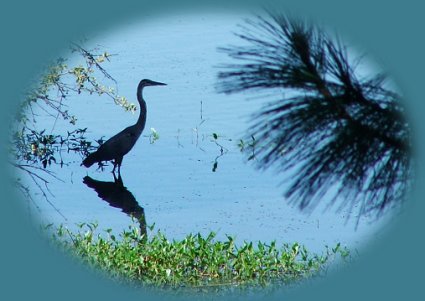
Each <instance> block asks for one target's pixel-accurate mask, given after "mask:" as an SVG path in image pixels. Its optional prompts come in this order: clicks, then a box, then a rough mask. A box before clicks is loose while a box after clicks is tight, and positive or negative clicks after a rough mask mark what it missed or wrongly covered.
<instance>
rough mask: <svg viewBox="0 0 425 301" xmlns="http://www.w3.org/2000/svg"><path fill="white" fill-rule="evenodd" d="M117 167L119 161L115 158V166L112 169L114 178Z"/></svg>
mask: <svg viewBox="0 0 425 301" xmlns="http://www.w3.org/2000/svg"><path fill="white" fill-rule="evenodd" d="M116 167H117V161H116V160H114V168H113V169H112V173H113V174H114V178H115V168H116Z"/></svg>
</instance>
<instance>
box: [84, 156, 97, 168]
mask: <svg viewBox="0 0 425 301" xmlns="http://www.w3.org/2000/svg"><path fill="white" fill-rule="evenodd" d="M97 161H98V160H97V153H96V152H94V153H92V154H90V155H88V156H87V158H85V159H84V160H83V165H84V166H85V167H90V166H92V165H93V164H94V163H95V162H97Z"/></svg>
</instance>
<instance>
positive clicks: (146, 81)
mask: <svg viewBox="0 0 425 301" xmlns="http://www.w3.org/2000/svg"><path fill="white" fill-rule="evenodd" d="M166 85H167V84H164V83H160V82H155V81H153V80H150V79H142V80H141V81H140V83H139V88H143V87H148V86H166Z"/></svg>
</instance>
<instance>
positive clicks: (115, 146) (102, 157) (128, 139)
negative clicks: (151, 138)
mask: <svg viewBox="0 0 425 301" xmlns="http://www.w3.org/2000/svg"><path fill="white" fill-rule="evenodd" d="M165 85H166V84H164V83H160V82H155V81H153V80H150V79H143V80H141V81H140V83H139V85H138V86H137V100H138V102H139V105H140V114H139V118H138V119H137V122H136V123H135V124H134V125H131V126H129V127H127V128H125V129H124V130H122V131H121V132H119V133H118V134H116V135H115V136H113V137H111V138H110V139H109V140H107V141H106V142H105V143H103V144H102V145H101V146H100V147H99V148H98V149H97V150H96V151H95V152H93V153H91V154H89V155H88V156H87V158H85V159H84V160H83V163H82V164H83V165H84V166H85V167H90V166H92V165H93V164H94V163H96V162H102V161H112V160H113V164H114V168H113V169H112V173H113V174H115V168H116V167H117V166H118V174H120V173H121V164H122V161H123V158H124V156H125V155H126V154H127V153H128V152H129V151H130V150H131V149H132V148H133V146H134V145H135V144H136V141H137V139H139V137H140V135H141V134H142V132H143V129H144V128H145V124H146V114H147V109H146V102H145V100H144V99H143V95H142V92H143V88H144V87H148V86H165Z"/></svg>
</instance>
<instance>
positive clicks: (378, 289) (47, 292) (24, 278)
mask: <svg viewBox="0 0 425 301" xmlns="http://www.w3.org/2000/svg"><path fill="white" fill-rule="evenodd" d="M242 2H243V1H238V4H239V5H242ZM329 2H335V3H337V1H329ZM329 2H327V3H329ZM377 2H379V3H373V4H372V3H369V2H366V1H362V3H361V4H364V5H361V4H360V3H359V1H357V2H356V4H355V5H354V4H351V6H348V4H347V6H345V5H343V6H340V5H335V6H334V5H333V3H329V4H326V5H325V4H320V5H317V4H313V1H298V3H297V4H292V5H291V4H289V3H288V4H287V6H288V7H289V8H294V9H295V10H296V11H298V12H301V9H303V7H304V9H305V10H306V11H307V13H309V14H317V15H318V16H321V17H327V18H329V20H332V22H329V24H332V23H335V26H336V25H338V24H339V23H338V22H340V23H341V26H342V27H343V29H346V31H347V33H348V34H352V36H353V38H354V40H355V41H356V42H358V43H361V44H362V45H361V46H365V48H367V47H369V49H371V56H372V57H373V59H375V60H377V61H380V62H382V61H383V62H391V65H390V66H389V67H388V69H389V73H390V74H391V76H392V77H393V78H394V80H395V82H396V83H397V85H399V86H400V87H401V89H402V90H403V93H404V96H405V98H406V100H407V106H408V108H409V106H410V107H411V106H412V103H411V102H412V101H413V100H414V99H416V100H417V101H418V102H417V103H416V104H415V108H417V109H416V110H414V111H412V110H410V112H411V115H408V118H409V120H412V124H413V128H414V129H415V130H416V131H417V132H415V133H414V134H416V138H418V137H419V138H423V136H424V135H423V133H422V131H421V129H420V128H419V127H418V126H415V124H419V121H420V119H419V117H420V112H423V109H424V107H423V105H422V104H420V99H421V95H420V90H419V87H421V84H420V74H421V73H420V70H424V69H425V68H420V67H424V66H423V63H422V62H418V63H417V64H412V63H414V62H415V61H414V57H418V58H420V56H419V55H420V50H423V48H424V45H423V44H424V41H414V40H413V44H414V45H418V47H413V48H415V49H412V47H406V46H405V45H410V44H407V43H408V42H412V39H413V38H411V37H410V38H409V37H408V36H407V35H405V36H403V35H402V34H403V33H406V32H411V33H412V36H415V35H414V33H417V34H418V35H417V36H419V34H420V30H419V27H420V26H419V25H421V26H422V28H423V26H424V25H425V24H422V23H425V22H424V21H420V19H419V15H418V14H419V11H420V9H418V8H417V7H414V6H410V8H409V9H407V10H405V7H404V6H403V5H402V4H398V5H395V6H392V7H391V6H389V5H385V2H384V1H377ZM102 3H103V2H100V1H99V2H93V3H90V4H86V3H84V2H83V1H73V6H75V7H74V8H66V12H63V11H61V8H60V7H56V6H54V5H48V4H38V5H35V4H26V9H25V12H24V11H23V8H22V7H19V4H15V6H14V7H13V4H9V5H10V7H9V9H8V10H7V11H8V12H10V14H8V16H7V17H6V18H5V19H3V21H2V22H4V23H5V25H7V24H9V26H7V27H4V26H3V28H8V29H9V31H8V34H7V35H6V43H5V45H10V46H11V47H8V48H7V49H4V50H2V52H3V51H4V52H5V53H3V54H2V57H8V58H11V59H9V60H8V62H6V64H5V67H4V68H5V74H8V79H7V83H8V86H7V87H5V89H4V92H5V94H4V97H5V99H6V103H7V104H8V105H9V106H8V108H7V109H6V110H3V112H2V113H1V114H4V115H2V116H1V117H3V118H2V120H3V122H5V123H6V124H5V125H4V126H3V127H2V138H4V139H7V137H6V135H7V122H8V121H9V120H10V117H9V116H10V115H8V114H10V112H11V111H13V110H14V108H15V106H16V103H15V102H13V101H11V100H12V99H19V92H21V91H22V89H24V88H25V84H23V83H26V82H29V79H30V78H31V76H34V74H35V73H36V72H38V71H39V69H40V67H41V66H42V65H43V62H45V60H46V59H47V58H48V57H50V56H52V55H55V54H57V53H60V48H61V47H63V46H64V45H65V44H64V43H65V41H66V40H67V38H69V37H71V36H73V35H75V34H77V33H79V32H83V31H84V29H83V28H84V27H86V28H90V30H100V29H101V27H102V24H103V25H105V23H107V22H108V21H105V20H108V19H111V20H114V16H115V17H116V16H119V18H121V20H123V19H125V18H126V16H131V18H133V17H136V15H137V12H139V11H140V12H141V11H147V10H146V6H148V5H149V6H150V5H152V3H149V2H147V1H140V3H138V4H137V8H138V10H136V9H133V8H132V7H130V6H128V7H119V8H117V7H114V6H109V4H106V3H104V5H102ZM222 3H223V4H224V1H223V2H222ZM243 3H246V2H243ZM238 4H235V6H236V5H238ZM43 5H44V6H43ZM167 5H169V6H167ZM179 5H182V7H180V8H176V7H174V8H173V5H172V4H170V3H161V4H159V5H158V6H156V7H149V9H150V11H148V14H149V18H154V17H155V16H156V15H155V14H157V15H158V14H161V13H163V12H167V13H172V11H173V9H175V10H177V9H183V10H184V9H187V10H188V9H191V8H190V7H191V6H193V5H194V2H192V3H191V2H189V1H182V3H179ZM219 5H220V3H218V2H217V4H215V5H214V7H216V8H217V7H219ZM384 5H385V6H384ZM123 6H124V5H123ZM82 7H83V8H84V9H83V10H84V12H81V11H79V9H78V8H80V9H81V8H82ZM366 8H367V9H366ZM383 8H385V11H386V14H385V15H382V14H380V12H381V9H383ZM199 9H201V8H199ZM204 9H205V8H204ZM207 9H208V8H207ZM223 9H225V8H223ZM226 9H230V8H226ZM96 11H97V12H98V13H97V14H93V13H90V12H96ZM403 12H405V14H403ZM60 13H63V14H60ZM356 13H357V14H356ZM347 14H350V15H357V16H358V17H357V18H355V17H352V16H351V17H349V16H347ZM64 16H66V17H67V18H69V19H71V20H75V21H74V22H69V23H68V22H66V21H64V19H66V18H65V17H64ZM360 16H361V17H360ZM400 16H401V18H399V19H397V18H395V17H400ZM116 18H117V19H116V21H115V24H112V26H116V25H117V24H119V18H118V17H116ZM394 20H397V22H394ZM147 21H148V20H147ZM360 21H361V23H362V24H361V25H360V24H359V22H360ZM412 21H415V22H417V23H415V22H412ZM109 22H110V21H109ZM375 22H376V23H378V24H383V25H385V26H382V28H380V29H379V28H377V27H374V26H373V24H376V23H375ZM52 24H56V26H52ZM90 24H96V25H93V26H90ZM99 24H100V25H99ZM414 25H417V26H416V27H415V26H414ZM73 26H74V28H73ZM78 26H80V27H78ZM394 36H396V37H397V39H400V42H399V43H397V42H393V41H392V38H393V37H394ZM377 41H379V42H377ZM363 42H364V43H363ZM415 42H419V43H415ZM368 43H369V44H370V45H368ZM29 45H34V46H33V47H28V46H29ZM389 45H392V46H393V48H392V49H390V48H389V47H388V46H389ZM403 45H404V46H403ZM385 47H387V49H385ZM411 52H413V54H411ZM423 53H425V52H423ZM379 54H382V56H381V57H382V59H381V60H380V57H379ZM415 54H416V55H417V56H415ZM25 55H26V56H25ZM394 58H395V59H394ZM421 64H422V65H421ZM418 65H419V66H420V67H418ZM413 66H415V67H417V69H416V70H413V69H411V68H412V67H413ZM409 67H410V69H409ZM415 71H416V72H415ZM3 81H5V80H3ZM5 129H6V131H5ZM422 143H423V139H421V140H420V141H419V140H418V145H417V148H418V149H422ZM418 153H420V152H419V151H418ZM4 155H5V154H4ZM5 156H6V155H5ZM420 159H421V158H419V160H420ZM419 163H422V161H420V162H419ZM420 166H421V167H422V165H420ZM8 172H10V170H9V169H8V168H3V169H2V177H3V181H2V185H4V189H3V191H5V192H6V193H7V196H9V197H5V198H4V201H3V202H2V206H3V208H2V209H1V212H2V214H3V216H2V219H1V220H2V222H3V223H4V225H3V229H5V232H6V234H5V236H4V237H3V240H4V243H5V247H3V248H2V249H3V250H2V254H1V255H2V258H3V259H4V260H5V261H7V262H6V265H5V268H4V270H3V273H4V279H3V283H4V284H6V285H5V288H4V289H2V291H3V292H2V294H4V295H5V296H4V297H6V298H7V297H12V296H14V297H15V298H16V297H18V298H23V297H32V298H35V299H38V298H42V297H43V298H44V299H47V300H50V299H52V300H54V299H55V297H57V296H61V298H63V299H64V300H68V299H69V300H74V299H75V298H81V297H83V296H85V297H86V298H96V297H99V296H102V298H103V299H104V300H113V299H116V298H122V299H125V300H126V299H130V298H135V297H138V298H140V297H142V296H140V293H139V292H133V291H130V290H127V289H126V288H124V287H121V286H118V285H115V284H112V285H111V283H110V281H107V282H105V280H103V279H99V278H98V277H97V276H96V275H93V274H92V273H87V272H86V271H85V270H82V269H81V268H80V267H78V266H76V265H75V263H73V262H71V261H70V260H68V259H67V258H64V257H63V256H62V255H60V254H57V253H56V252H55V251H54V250H52V249H51V248H50V247H48V246H46V245H45V244H44V242H42V241H40V238H39V237H38V236H37V234H36V232H35V231H34V229H31V228H32V225H31V224H29V223H26V222H25V214H22V212H20V211H19V210H20V209H19V208H18V207H19V206H16V204H13V203H12V204H9V203H7V202H6V201H7V200H15V199H16V198H17V195H16V194H15V193H14V191H13V189H11V185H7V184H8V183H9V177H8ZM419 195H420V193H419V192H418V193H417V194H416V196H417V198H418V197H419ZM413 201H415V200H413ZM418 206H419V207H418ZM423 206H424V205H423V203H420V202H417V201H416V202H412V203H409V204H407V205H406V208H405V213H404V214H403V215H402V216H401V217H400V219H399V221H398V222H397V223H395V224H394V225H391V226H392V227H391V230H390V231H391V233H390V235H387V237H386V239H385V240H384V241H383V242H382V243H379V244H376V246H372V247H367V248H365V251H367V252H364V254H363V255H362V256H361V258H360V260H359V261H358V262H357V263H355V264H353V265H351V266H350V267H349V268H348V269H346V270H344V271H343V272H338V273H336V274H332V275H330V276H329V277H327V278H326V279H325V280H324V281H317V285H314V286H313V287H309V290H308V291H305V290H304V291H303V290H302V288H301V289H300V290H296V291H295V292H294V294H295V296H297V300H300V299H299V298H301V299H302V300H308V299H311V298H312V297H316V298H317V297H319V298H320V297H323V298H327V299H328V300H333V299H332V298H333V297H331V296H334V298H335V299H337V298H338V299H339V298H340V297H343V298H345V299H347V300H357V299H359V298H360V297H361V296H362V294H363V291H365V290H366V291H367V292H368V296H370V297H371V298H372V297H381V298H386V299H388V300H397V299H399V298H401V296H403V297H409V294H411V296H412V297H413V296H415V293H419V292H420V283H419V280H418V279H419V277H416V278H415V276H413V275H414V273H415V271H420V270H421V267H423V266H424V261H423V260H422V259H419V260H418V259H417V258H415V257H414V258H412V260H414V261H415V262H418V263H417V264H416V266H414V265H410V264H408V263H407V262H406V261H405V260H406V257H405V256H412V255H411V254H413V253H415V252H409V251H411V250H410V249H409V248H410V247H414V248H415V249H416V252H417V254H421V252H420V250H423V248H424V245H423V239H422V240H421V239H418V237H421V234H420V233H419V231H420V229H421V228H422V227H421V226H423V221H420V219H419V214H420V212H421V209H423ZM413 207H415V208H413ZM413 209H414V210H413ZM10 229H13V230H14V231H11V230H10ZM415 249H413V250H412V251H415ZM400 254H403V257H402V258H401V259H402V260H399V261H398V260H396V261H394V258H396V259H398V258H400V257H398V256H401V255H400ZM407 260H409V258H407ZM417 273H418V272H417ZM40 274H41V275H40ZM405 275H410V276H411V278H408V277H406V276H405ZM418 276H419V275H418ZM415 279H416V280H415ZM23 288H24V289H23ZM295 296H294V297H295ZM151 297H153V296H151ZM274 297H276V298H278V297H279V293H277V294H276V296H274Z"/></svg>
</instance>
